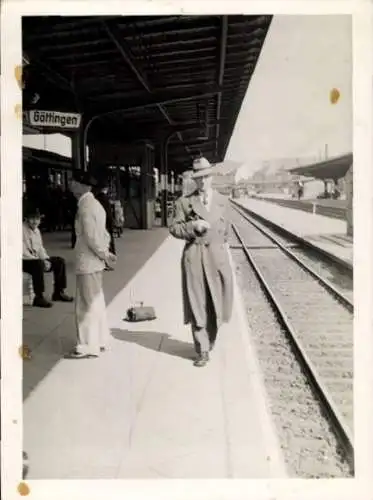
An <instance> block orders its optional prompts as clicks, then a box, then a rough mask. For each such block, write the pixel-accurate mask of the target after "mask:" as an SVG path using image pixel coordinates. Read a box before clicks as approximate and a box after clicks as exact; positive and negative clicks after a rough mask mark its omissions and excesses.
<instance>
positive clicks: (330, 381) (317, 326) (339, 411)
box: [231, 205, 354, 471]
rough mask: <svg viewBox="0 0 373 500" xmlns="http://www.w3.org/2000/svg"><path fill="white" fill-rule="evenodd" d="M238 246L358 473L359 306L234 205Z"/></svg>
mask: <svg viewBox="0 0 373 500" xmlns="http://www.w3.org/2000/svg"><path fill="white" fill-rule="evenodd" d="M231 221H232V228H233V233H234V235H235V237H236V241H235V242H233V243H232V245H231V248H233V249H235V250H236V251H237V250H241V251H242V252H243V253H244V255H245V257H246V259H247V261H248V263H249V264H250V266H251V268H252V270H253V272H254V274H255V276H256V278H257V280H258V282H259V283H260V287H261V289H262V290H263V292H264V294H265V296H266V298H267V300H268V301H269V303H270V304H271V307H272V310H273V311H274V312H275V315H276V319H277V321H278V324H279V327H281V329H282V331H283V332H284V334H285V336H286V338H287V341H288V343H289V345H290V346H291V349H292V351H293V353H294V354H295V356H296V358H297V361H298V363H299V364H300V366H301V370H302V372H303V373H304V375H305V377H306V379H307V382H308V383H309V385H310V387H311V388H312V392H313V394H314V395H315V396H316V398H317V400H318V401H319V404H320V406H321V409H322V413H323V415H324V417H326V418H327V420H328V422H329V425H330V426H331V428H332V430H333V432H334V434H335V436H336V439H337V441H338V444H339V445H340V446H341V447H342V449H343V452H344V456H345V457H346V459H347V461H348V463H349V466H350V469H351V470H352V471H353V462H354V443H353V387H352V386H353V309H354V307H353V302H352V300H351V298H350V297H349V296H348V294H346V293H343V291H341V289H339V288H338V287H337V286H335V285H334V284H332V283H331V282H330V281H328V279H327V278H325V276H323V275H322V274H320V273H319V272H318V271H316V270H315V268H314V267H312V265H310V263H309V262H307V261H306V260H305V259H303V258H301V257H299V255H298V254H296V253H295V252H294V247H295V246H296V245H294V244H293V243H292V242H289V240H286V239H284V238H283V237H280V236H278V235H275V234H274V233H273V232H272V231H269V230H268V228H265V227H264V226H263V224H261V223H258V222H257V221H256V220H255V219H253V218H251V217H250V216H249V215H248V214H246V213H245V212H244V211H242V210H240V209H239V208H238V207H237V206H235V205H232V219H231Z"/></svg>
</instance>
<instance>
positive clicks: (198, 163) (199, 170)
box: [191, 156, 214, 179]
mask: <svg viewBox="0 0 373 500" xmlns="http://www.w3.org/2000/svg"><path fill="white" fill-rule="evenodd" d="M213 169H214V167H213V165H211V163H210V162H209V161H208V160H207V159H206V158H204V157H203V156H202V157H201V158H196V159H195V160H194V161H193V173H192V176H191V177H192V179H197V178H198V177H205V176H207V175H213V173H214V172H213Z"/></svg>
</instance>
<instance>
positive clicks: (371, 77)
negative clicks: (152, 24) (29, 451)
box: [1, 0, 373, 500]
mask: <svg viewBox="0 0 373 500" xmlns="http://www.w3.org/2000/svg"><path fill="white" fill-rule="evenodd" d="M88 5H89V15H110V14H122V15H134V14H137V15H139V14H144V15H145V14H146V15H157V14H158V15H167V14H175V13H177V14H274V15H281V14H294V15H295V14H296V15H300V14H304V15H311V14H313V15H315V14H318V15H320V14H323V15H338V14H345V15H352V16H353V117H354V128H353V130H354V138H353V146H354V147H353V149H354V194H355V197H354V290H355V292H354V297H355V320H354V335H355V339H356V343H355V384H354V390H355V395H354V398H355V415H357V417H356V419H355V448H356V457H355V463H356V476H355V479H345V480H338V479H332V480H298V479H288V480H268V481H267V480H205V481H201V480H198V481H197V480H196V481H194V480H172V481H171V480H156V481H153V480H150V479H149V480H124V481H121V480H92V481H68V480H61V481H57V480H55V481H42V480H26V482H27V485H28V486H29V488H30V493H29V495H28V497H29V498H30V499H37V500H42V499H43V500H44V499H45V500H50V499H51V498H53V499H56V500H59V499H61V500H66V499H70V498H79V499H80V498H87V499H90V500H95V499H101V498H103V497H106V498H110V499H115V498H118V499H119V498H123V496H125V497H127V498H130V499H131V500H137V499H140V498H145V499H147V498H149V499H150V498H154V497H156V498H162V500H167V499H170V500H171V499H172V500H175V499H184V498H185V499H187V498H188V499H194V498H198V499H200V498H203V499H206V500H207V499H208V500H210V499H211V500H216V499H227V500H228V499H229V500H234V499H236V498H237V499H241V498H253V499H255V500H259V499H264V498H266V499H267V498H270V499H285V498H294V499H297V500H300V499H312V500H314V499H315V498H316V496H318V497H321V498H328V499H332V498H336V499H338V500H342V499H347V498H349V499H350V498H351V499H355V498H359V499H364V498H368V496H369V494H370V493H371V491H373V488H372V480H371V479H370V478H371V476H372V471H373V439H372V432H371V428H372V422H373V404H372V400H373V391H372V387H373V342H372V331H373V328H372V326H373V325H372V322H373V321H372V320H373V313H372V310H373V279H372V278H373V273H372V260H373V259H372V256H373V245H372V236H373V218H372V214H373V194H372V191H373V173H372V166H373V161H372V160H373V151H372V138H373V127H372V118H373V102H372V89H373V62H372V54H373V43H372V42H373V39H372V18H373V16H372V6H371V2H369V1H367V0H361V1H348V0H341V1H336V0H332V1H329V0H321V1H320V0H307V1H303V0H299V1H282V0H272V1H266V0H257V1H256V0H246V1H237V0H229V2H228V1H226V0H225V1H222V0H220V1H216V0H215V1H212V0H211V1H210V0H205V1H204V2H201V1H199V0H188V1H187V0H184V1H172V0H169V1H167V0H165V1H161V0H159V1H150V0H144V1H142V0H136V1H133V0H121V1H117V0H108V1H106V2H102V1H97V0H85V1H83V0H82V1H79V0H78V1H69V0H65V1H62V0H39V1H37V0H32V1H30V0H26V1H17V0H3V5H2V16H1V37H2V38H1V123H2V130H1V132H2V134H1V176H2V177H1V257H2V258H1V301H2V302H1V314H2V317H1V331H2V336H1V369H2V379H1V396H2V398H1V405H2V406H1V417H2V428H1V431H2V432H1V434H2V443H1V444H2V450H1V477H2V480H1V482H2V488H3V495H4V498H6V499H7V500H8V499H9V500H10V499H13V498H19V496H20V493H19V492H18V490H17V488H18V485H19V483H20V482H21V481H22V478H21V471H22V453H21V452H22V428H23V420H22V359H21V356H20V355H19V348H20V346H21V344H22V291H21V280H20V276H21V262H20V259H19V255H20V254H21V225H20V224H17V223H16V222H19V221H20V220H21V214H22V211H21V210H22V207H21V205H22V127H21V120H20V119H19V117H17V115H16V112H15V110H16V109H17V106H19V105H20V104H21V98H22V97H21V90H20V88H19V85H18V83H17V81H16V78H15V67H16V66H17V65H20V64H21V63H22V49H21V18H22V16H24V15H87V13H88V12H87V6H88Z"/></svg>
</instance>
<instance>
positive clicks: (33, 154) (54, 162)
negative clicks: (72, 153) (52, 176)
mask: <svg viewBox="0 0 373 500" xmlns="http://www.w3.org/2000/svg"><path fill="white" fill-rule="evenodd" d="M22 149H23V158H24V160H25V161H26V162H28V163H35V164H41V163H45V164H46V165H48V166H54V167H56V168H60V169H62V170H72V168H73V167H72V162H71V159H70V158H67V157H66V156H63V155H59V154H57V153H52V152H51V151H45V150H43V149H36V148H30V147H26V146H23V148H22Z"/></svg>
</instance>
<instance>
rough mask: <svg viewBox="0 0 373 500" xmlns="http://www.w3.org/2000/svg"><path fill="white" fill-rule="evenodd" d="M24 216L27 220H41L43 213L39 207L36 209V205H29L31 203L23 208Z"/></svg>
mask: <svg viewBox="0 0 373 500" xmlns="http://www.w3.org/2000/svg"><path fill="white" fill-rule="evenodd" d="M23 216H24V217H25V218H26V219H29V218H31V217H39V218H41V213H40V210H39V209H38V208H37V207H35V206H34V205H32V204H29V203H25V205H24V206H23Z"/></svg>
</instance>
